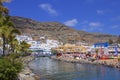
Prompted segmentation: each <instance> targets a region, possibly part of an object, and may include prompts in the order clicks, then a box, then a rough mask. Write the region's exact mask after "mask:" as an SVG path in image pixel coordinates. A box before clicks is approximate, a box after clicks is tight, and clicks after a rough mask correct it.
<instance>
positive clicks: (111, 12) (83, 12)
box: [5, 0, 120, 35]
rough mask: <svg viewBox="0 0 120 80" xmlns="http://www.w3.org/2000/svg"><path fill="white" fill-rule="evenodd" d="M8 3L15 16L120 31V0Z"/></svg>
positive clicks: (18, 0)
mask: <svg viewBox="0 0 120 80" xmlns="http://www.w3.org/2000/svg"><path fill="white" fill-rule="evenodd" d="M5 6H7V7H8V9H9V10H10V15H12V16H21V17H27V18H31V19H34V20H37V21H41V22H52V21H56V22H60V23H63V24H65V25H67V26H70V27H72V28H75V29H77V30H84V31H87V32H98V33H103V34H113V35H120V0H12V1H11V3H7V4H5Z"/></svg>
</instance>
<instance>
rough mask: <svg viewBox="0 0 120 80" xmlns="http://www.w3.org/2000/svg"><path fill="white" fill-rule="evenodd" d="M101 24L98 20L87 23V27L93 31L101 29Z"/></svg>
mask: <svg viewBox="0 0 120 80" xmlns="http://www.w3.org/2000/svg"><path fill="white" fill-rule="evenodd" d="M102 26H103V24H101V23H100V22H91V23H89V29H90V30H91V31H93V30H99V31H102V28H101V27H102Z"/></svg>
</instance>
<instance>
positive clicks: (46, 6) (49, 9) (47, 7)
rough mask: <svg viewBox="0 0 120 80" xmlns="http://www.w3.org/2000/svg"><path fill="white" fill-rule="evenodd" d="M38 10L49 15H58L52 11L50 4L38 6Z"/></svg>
mask: <svg viewBox="0 0 120 80" xmlns="http://www.w3.org/2000/svg"><path fill="white" fill-rule="evenodd" d="M39 7H40V8H42V9H43V10H45V11H47V12H48V13H49V14H51V15H54V16H57V15H58V13H57V11H56V10H55V9H53V7H52V5H51V4H48V3H45V4H40V5H39Z"/></svg>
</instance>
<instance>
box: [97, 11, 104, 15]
mask: <svg viewBox="0 0 120 80" xmlns="http://www.w3.org/2000/svg"><path fill="white" fill-rule="evenodd" d="M96 12H97V14H102V15H103V14H104V13H105V12H104V11H103V10H97V11H96Z"/></svg>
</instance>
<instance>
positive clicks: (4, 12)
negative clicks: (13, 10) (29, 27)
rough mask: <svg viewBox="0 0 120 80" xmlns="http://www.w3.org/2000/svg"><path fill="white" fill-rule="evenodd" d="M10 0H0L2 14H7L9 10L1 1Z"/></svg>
mask: <svg viewBox="0 0 120 80" xmlns="http://www.w3.org/2000/svg"><path fill="white" fill-rule="evenodd" d="M10 1H11V0H0V13H2V14H8V12H9V10H8V9H7V8H6V7H4V5H3V3H4V2H10Z"/></svg>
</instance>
